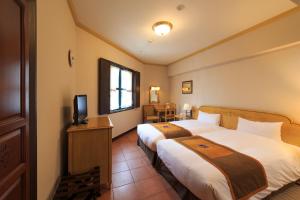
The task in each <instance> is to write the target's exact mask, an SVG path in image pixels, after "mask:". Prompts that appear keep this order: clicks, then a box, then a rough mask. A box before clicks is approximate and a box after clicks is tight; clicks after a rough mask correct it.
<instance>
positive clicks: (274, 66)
mask: <svg viewBox="0 0 300 200" xmlns="http://www.w3.org/2000/svg"><path fill="white" fill-rule="evenodd" d="M299 41H300V12H299V9H298V11H297V12H293V13H291V14H289V15H287V16H285V17H282V18H280V19H277V20H275V21H273V22H272V23H269V24H265V25H264V26H262V27H260V28H258V29H255V30H253V31H251V32H248V33H245V34H244V35H242V36H240V37H237V38H235V39H233V40H231V41H228V42H226V43H224V44H221V45H219V46H217V47H215V48H212V49H209V50H207V51H205V52H202V53H199V54H196V55H194V56H192V57H190V58H187V59H184V60H182V61H180V62H178V63H175V64H173V65H171V66H169V69H168V70H169V75H170V91H171V94H170V99H171V101H174V102H176V103H177V104H178V105H179V106H181V105H182V104H183V103H191V104H193V105H215V106H225V107H233V108H243V109H252V110H259V111H266V112H273V113H279V114H283V115H286V116H288V117H290V118H291V119H292V120H294V121H296V122H298V123H299V122H300V103H299V102H300V78H299V74H300V57H299V55H300V44H299ZM185 80H193V81H194V88H193V90H194V92H193V94H191V95H187V94H185V95H183V94H181V82H182V81H185Z"/></svg>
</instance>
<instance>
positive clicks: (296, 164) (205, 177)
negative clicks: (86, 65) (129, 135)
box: [138, 106, 300, 200]
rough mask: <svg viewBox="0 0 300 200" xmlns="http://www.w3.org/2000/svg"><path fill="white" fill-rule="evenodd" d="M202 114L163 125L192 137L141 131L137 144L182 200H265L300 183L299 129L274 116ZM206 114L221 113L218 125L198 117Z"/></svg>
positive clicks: (240, 112)
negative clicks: (289, 185)
mask: <svg viewBox="0 0 300 200" xmlns="http://www.w3.org/2000/svg"><path fill="white" fill-rule="evenodd" d="M199 110H200V111H201V112H200V114H199V116H197V114H198V112H196V111H195V110H194V112H193V113H194V116H193V118H194V120H184V121H178V122H172V124H164V125H162V127H163V128H165V129H167V130H168V129H170V128H172V127H173V126H174V127H175V128H177V127H179V129H180V128H182V129H185V130H188V132H189V133H190V135H188V136H184V137H178V138H177V137H174V138H172V137H171V138H172V139H167V138H168V137H169V135H167V134H163V133H162V131H161V129H160V128H161V127H155V126H153V125H151V124H143V125H139V126H138V138H139V139H138V144H139V145H140V146H141V147H142V148H143V149H144V150H145V152H146V153H147V155H149V158H150V159H151V160H152V163H153V164H154V165H155V166H156V168H157V169H158V170H159V171H160V172H161V174H162V175H164V177H165V178H166V179H167V180H168V181H169V182H170V181H172V182H171V184H172V185H173V186H174V187H175V189H176V190H177V191H178V192H179V195H180V196H181V197H182V199H202V200H214V199H264V198H266V197H269V196H270V195H273V194H274V193H276V192H275V191H280V189H281V188H283V187H284V186H286V185H288V184H291V183H293V182H295V181H297V180H299V179H300V148H299V146H300V126H299V125H296V124H292V123H291V121H290V120H289V119H288V118H286V117H284V116H280V115H276V114H269V113H261V112H254V111H245V110H235V109H227V108H218V107H209V106H203V107H200V108H199ZM207 113H210V114H211V113H213V114H217V115H212V116H211V117H212V118H214V117H216V116H218V114H219V119H217V122H218V124H215V123H216V121H215V120H214V119H213V120H211V119H212V118H211V119H207V118H206V119H203V117H202V118H201V117H200V115H201V114H202V115H203V116H206V115H208V116H209V114H207ZM206 117H207V116H206ZM208 118H209V117H208ZM244 119H248V120H252V121H247V120H244ZM254 121H256V122H254ZM259 122H266V123H259ZM271 122H272V123H271ZM275 122H276V123H275ZM218 125H219V126H218Z"/></svg>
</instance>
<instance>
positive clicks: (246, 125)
mask: <svg viewBox="0 0 300 200" xmlns="http://www.w3.org/2000/svg"><path fill="white" fill-rule="evenodd" d="M281 126H282V122H256V121H250V120H247V119H243V118H241V117H239V122H238V126H237V130H238V131H242V132H247V133H252V134H255V135H259V136H263V137H266V138H270V139H274V140H277V141H281Z"/></svg>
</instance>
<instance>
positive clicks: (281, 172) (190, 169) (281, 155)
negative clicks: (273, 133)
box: [157, 130, 300, 200]
mask: <svg viewBox="0 0 300 200" xmlns="http://www.w3.org/2000/svg"><path fill="white" fill-rule="evenodd" d="M201 136H202V137H205V138H208V139H210V140H212V141H215V142H217V143H219V144H223V145H225V146H227V147H230V148H232V149H234V150H236V151H239V152H241V153H243V154H246V155H249V156H251V157H253V158H255V159H257V160H258V161H259V162H260V163H261V164H262V165H263V166H264V169H265V171H266V175H267V179H268V188H267V189H265V190H263V191H261V192H259V193H257V194H255V195H254V196H252V197H251V198H250V199H253V200H254V199H262V198H264V197H266V196H267V195H269V194H270V193H271V192H272V191H276V190H278V189H280V188H281V187H283V186H284V185H286V184H288V183H290V182H293V181H296V180H297V179H299V178H300V148H298V147H296V146H293V145H289V144H286V143H284V142H280V141H275V140H272V139H268V138H265V137H261V136H257V135H253V134H249V133H241V132H238V131H234V130H222V131H215V132H211V133H208V134H202V135H201ZM157 154H158V156H159V157H160V159H161V160H162V161H163V162H164V164H165V165H166V166H167V167H168V169H169V170H170V171H171V172H172V174H173V175H174V176H175V177H176V178H177V180H179V181H180V182H181V183H182V184H184V185H185V186H186V187H187V188H188V189H189V190H190V191H191V192H192V193H193V194H194V195H196V196H197V197H198V198H200V199H203V200H211V199H222V200H223V199H224V200H227V199H228V200H229V199H230V200H231V199H232V197H231V194H230V191H229V187H228V184H227V181H226V179H225V177H224V175H223V174H222V173H221V172H220V171H219V170H218V169H217V168H216V167H214V166H213V165H211V164H210V163H208V162H207V161H206V160H204V159H202V158H201V157H200V156H199V155H197V154H196V153H194V152H193V151H191V150H189V149H187V148H186V147H184V146H182V145H180V144H179V143H177V142H176V141H174V140H172V139H168V140H161V141H159V142H158V143H157Z"/></svg>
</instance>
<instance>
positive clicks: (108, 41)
mask: <svg viewBox="0 0 300 200" xmlns="http://www.w3.org/2000/svg"><path fill="white" fill-rule="evenodd" d="M67 2H68V6H69V9H70V11H71V15H72V17H73V20H74V23H75V25H76V26H77V27H79V28H81V29H82V30H84V31H86V32H87V33H89V34H91V35H93V36H94V37H96V38H98V39H100V40H102V41H103V42H105V43H107V44H108V45H110V46H112V47H114V48H115V49H118V50H119V51H121V52H123V53H124V54H126V55H127V56H129V57H131V58H133V59H135V60H137V61H138V62H140V63H142V64H144V65H158V64H154V63H147V62H144V61H142V60H141V59H139V58H137V57H136V56H135V55H133V54H132V53H129V52H128V51H126V50H125V49H123V48H121V47H120V46H118V45H117V44H115V43H113V42H112V41H110V40H108V39H107V38H105V37H103V36H102V35H100V34H99V33H97V32H96V31H93V30H92V29H91V28H89V27H87V26H86V25H84V24H82V23H81V22H80V21H79V19H78V17H77V15H76V13H75V8H74V5H73V3H72V0H67Z"/></svg>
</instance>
